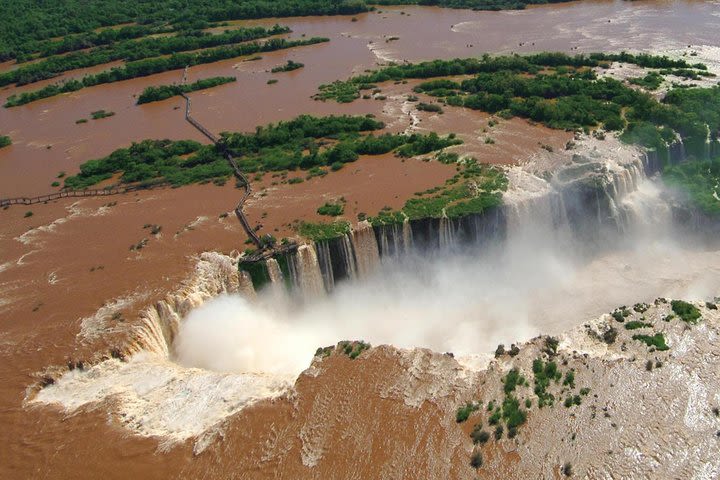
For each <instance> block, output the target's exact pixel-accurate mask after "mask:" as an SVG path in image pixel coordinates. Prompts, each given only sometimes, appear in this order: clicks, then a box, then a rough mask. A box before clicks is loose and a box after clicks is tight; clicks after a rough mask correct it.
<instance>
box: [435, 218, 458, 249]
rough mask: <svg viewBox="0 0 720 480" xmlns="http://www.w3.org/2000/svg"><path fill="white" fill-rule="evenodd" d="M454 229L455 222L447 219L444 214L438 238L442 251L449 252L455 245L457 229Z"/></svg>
mask: <svg viewBox="0 0 720 480" xmlns="http://www.w3.org/2000/svg"><path fill="white" fill-rule="evenodd" d="M453 227H454V226H453V221H452V220H451V219H449V218H447V216H445V214H444V212H443V216H442V217H441V218H440V231H439V238H438V242H439V246H440V250H441V251H446V250H449V249H451V248H452V247H453V246H454V245H455V229H454V228H453Z"/></svg>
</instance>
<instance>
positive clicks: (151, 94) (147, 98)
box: [137, 77, 235, 105]
mask: <svg viewBox="0 0 720 480" xmlns="http://www.w3.org/2000/svg"><path fill="white" fill-rule="evenodd" d="M234 81H235V77H211V78H203V79H202V80H198V81H197V82H193V83H189V84H186V85H159V86H156V87H155V86H153V87H147V88H146V89H145V90H143V92H142V93H141V94H140V96H138V100H137V103H138V105H141V104H143V103H150V102H158V101H160V100H165V99H167V98H170V97H174V96H176V95H180V94H181V93H190V92H195V91H197V90H204V89H206V88H212V87H216V86H218V85H224V84H226V83H231V82H234Z"/></svg>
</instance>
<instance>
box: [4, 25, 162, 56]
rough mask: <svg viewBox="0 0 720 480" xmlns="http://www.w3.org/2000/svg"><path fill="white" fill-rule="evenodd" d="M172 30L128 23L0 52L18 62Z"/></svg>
mask: <svg viewBox="0 0 720 480" xmlns="http://www.w3.org/2000/svg"><path fill="white" fill-rule="evenodd" d="M170 32H172V28H171V27H167V26H165V27H163V26H153V25H126V26H123V27H119V28H106V29H103V30H101V31H99V32H87V33H79V34H76V35H68V36H66V37H63V38H61V39H59V40H34V41H30V42H28V43H25V44H23V45H21V46H20V47H18V48H17V49H16V50H14V51H12V52H10V51H6V52H0V60H3V61H4V60H10V59H11V58H15V59H16V60H17V62H18V63H22V62H26V61H28V60H31V59H33V58H44V57H49V56H51V55H60V54H63V53H69V52H75V51H77V50H83V49H86V48H93V47H99V46H102V45H110V44H113V43H115V42H120V41H123V40H132V39H135V38H142V37H146V36H148V35H152V34H162V33H170Z"/></svg>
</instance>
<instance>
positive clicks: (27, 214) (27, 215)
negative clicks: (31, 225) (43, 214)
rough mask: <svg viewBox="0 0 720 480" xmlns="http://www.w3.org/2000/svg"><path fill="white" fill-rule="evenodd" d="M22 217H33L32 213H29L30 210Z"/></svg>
mask: <svg viewBox="0 0 720 480" xmlns="http://www.w3.org/2000/svg"><path fill="white" fill-rule="evenodd" d="M24 216H25V218H30V217H32V216H33V212H31V211H30V210H28V211H27V212H25V215H24Z"/></svg>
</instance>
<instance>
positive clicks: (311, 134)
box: [65, 115, 459, 189]
mask: <svg viewBox="0 0 720 480" xmlns="http://www.w3.org/2000/svg"><path fill="white" fill-rule="evenodd" d="M383 127H384V125H383V123H382V122H379V121H377V120H375V119H373V118H370V117H358V116H355V117H352V116H341V117H333V116H331V117H323V118H316V117H312V116H308V115H303V116H300V117H298V118H296V119H294V120H292V121H289V122H280V123H278V124H270V125H268V126H266V127H258V128H257V129H256V131H255V132H254V133H224V134H223V136H222V143H223V144H224V145H222V146H214V145H210V146H202V145H200V144H199V143H197V142H191V141H177V142H173V141H170V140H145V141H143V142H140V143H134V144H133V145H132V146H131V147H130V148H122V149H119V150H116V151H114V152H113V153H112V154H110V155H109V156H107V157H105V158H101V159H97V160H91V161H89V162H86V163H83V164H82V165H81V166H80V173H79V174H78V175H75V176H72V177H68V178H67V179H66V181H65V186H66V187H68V188H72V189H82V188H88V187H89V186H92V185H95V184H97V183H99V182H102V181H104V180H107V179H109V178H110V177H112V176H113V175H114V174H116V173H122V175H121V176H120V181H121V182H122V183H141V184H155V183H167V184H170V185H174V186H179V185H186V184H189V183H196V182H207V181H214V182H216V183H224V182H225V180H226V179H227V178H228V177H229V176H230V175H231V174H232V169H231V167H230V166H229V165H228V162H227V160H226V159H225V157H224V155H223V150H222V149H223V148H229V149H230V150H231V151H233V152H235V155H236V156H237V161H238V166H239V167H240V169H241V170H243V171H244V172H248V173H250V172H264V171H283V170H297V169H302V170H310V171H311V172H312V171H313V169H316V170H317V169H318V168H320V167H322V166H333V169H334V170H337V169H338V168H342V166H343V165H344V164H346V163H349V162H353V161H355V160H357V159H358V157H359V155H378V154H381V153H388V152H391V151H395V152H396V154H397V155H398V156H412V155H420V154H424V153H429V152H432V151H434V150H438V149H442V148H444V147H447V146H449V145H454V144H457V143H459V140H457V139H455V138H454V136H449V137H438V136H437V135H436V134H429V135H399V134H397V135H393V134H383V135H378V136H375V135H373V134H372V133H370V134H368V132H373V131H376V130H379V129H382V128H383Z"/></svg>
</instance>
